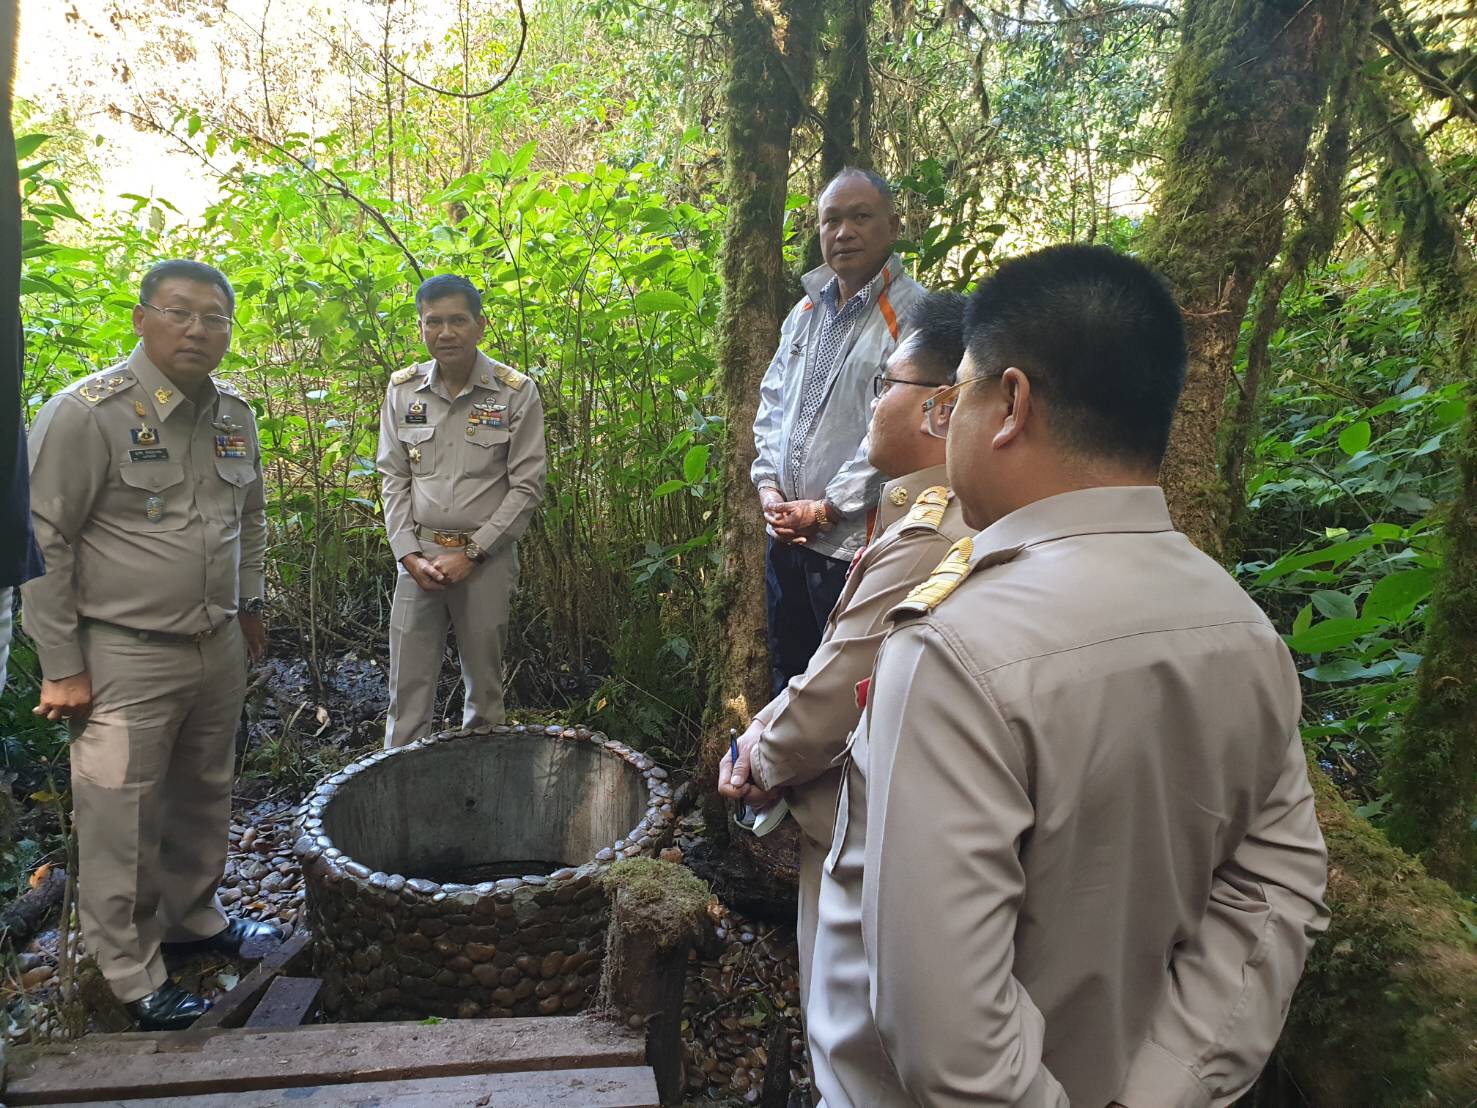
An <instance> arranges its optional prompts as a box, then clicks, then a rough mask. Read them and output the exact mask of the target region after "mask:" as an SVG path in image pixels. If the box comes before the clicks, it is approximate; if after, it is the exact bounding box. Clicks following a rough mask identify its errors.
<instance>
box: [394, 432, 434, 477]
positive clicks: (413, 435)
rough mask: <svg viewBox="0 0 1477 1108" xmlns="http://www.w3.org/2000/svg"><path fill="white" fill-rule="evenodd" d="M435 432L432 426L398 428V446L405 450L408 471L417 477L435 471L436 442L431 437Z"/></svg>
mask: <svg viewBox="0 0 1477 1108" xmlns="http://www.w3.org/2000/svg"><path fill="white" fill-rule="evenodd" d="M435 433H436V428H434V427H416V426H409V427H406V426H401V428H400V430H399V436H400V448H401V449H402V450H404V451H405V460H406V461H407V462H408V463H409V464H410V472H411V473H412V474H414V475H415V476H417V477H424V476H426V475H427V474H430V473H434V472H435V471H436V443H435V442H434V441H433V439H432V436H433V435H434V434H435Z"/></svg>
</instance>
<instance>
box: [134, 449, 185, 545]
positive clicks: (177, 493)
mask: <svg viewBox="0 0 1477 1108" xmlns="http://www.w3.org/2000/svg"><path fill="white" fill-rule="evenodd" d="M118 479H119V480H120V481H122V482H123V484H124V486H125V488H124V489H123V490H122V493H123V495H122V497H121V503H120V505H119V508H120V512H119V522H120V523H121V524H122V526H123V527H124V528H125V529H126V530H129V531H141V532H151V531H178V530H179V529H180V528H182V527H183V526H184V525H185V524H186V523H188V522H189V518H190V512H189V508H190V500H191V497H190V495H189V489H187V488H186V487H185V484H184V482H185V468H184V466H182V465H180V464H179V463H178V462H128V463H126V464H125V465H121V466H119V467H118Z"/></svg>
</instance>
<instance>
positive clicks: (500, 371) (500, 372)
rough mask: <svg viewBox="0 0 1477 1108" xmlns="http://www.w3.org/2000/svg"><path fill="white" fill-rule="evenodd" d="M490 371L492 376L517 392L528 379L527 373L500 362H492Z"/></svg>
mask: <svg viewBox="0 0 1477 1108" xmlns="http://www.w3.org/2000/svg"><path fill="white" fill-rule="evenodd" d="M492 372H493V376H495V377H496V378H497V379H498V380H499V381H501V382H502V383H503V384H505V385H507V386H508V388H510V389H512V390H513V391H514V392H517V391H518V390H519V389H521V388H522V387H523V386H524V384H525V383H526V382H527V381H528V374H526V373H519V372H518V371H517V370H516V369H514V368H513V367H512V366H510V365H503V363H502V362H493V363H492Z"/></svg>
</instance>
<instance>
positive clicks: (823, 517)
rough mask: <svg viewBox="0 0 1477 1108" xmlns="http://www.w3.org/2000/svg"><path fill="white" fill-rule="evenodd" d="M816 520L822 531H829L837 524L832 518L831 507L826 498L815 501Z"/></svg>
mask: <svg viewBox="0 0 1477 1108" xmlns="http://www.w3.org/2000/svg"><path fill="white" fill-rule="evenodd" d="M815 522H816V525H817V526H818V527H819V528H820V529H821V530H822V531H829V530H830V529H831V528H832V527H835V526H836V521H835V520H834V519H832V518H831V508H830V505H828V504H827V503H826V502H825V501H824V500H817V501H816V502H815Z"/></svg>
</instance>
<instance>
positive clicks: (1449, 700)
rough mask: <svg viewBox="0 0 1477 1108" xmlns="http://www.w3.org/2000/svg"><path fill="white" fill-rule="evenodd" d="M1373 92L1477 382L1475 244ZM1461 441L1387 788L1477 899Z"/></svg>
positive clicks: (1474, 732) (1454, 347) (1398, 114)
mask: <svg viewBox="0 0 1477 1108" xmlns="http://www.w3.org/2000/svg"><path fill="white" fill-rule="evenodd" d="M1387 29H1388V28H1387ZM1386 45H1387V46H1388V43H1387V44H1386ZM1363 84H1364V88H1363V104H1364V108H1365V112H1366V114H1367V116H1368V125H1369V126H1370V128H1371V130H1372V133H1374V134H1376V135H1378V136H1379V139H1380V144H1381V153H1382V154H1383V156H1384V166H1383V168H1382V171H1381V174H1380V198H1381V202H1382V204H1383V205H1384V206H1385V209H1386V211H1387V213H1388V214H1390V215H1393V216H1394V217H1395V218H1396V219H1398V220H1399V223H1400V238H1399V244H1400V248H1401V252H1402V254H1403V255H1404V257H1405V258H1406V260H1407V262H1408V263H1409V265H1410V268H1411V269H1412V270H1413V271H1414V273H1415V276H1416V278H1417V279H1418V280H1419V281H1420V283H1421V286H1422V288H1423V289H1425V291H1426V293H1427V307H1426V310H1427V313H1428V316H1429V317H1430V318H1432V319H1433V320H1439V321H1441V322H1443V323H1445V324H1446V327H1447V329H1448V331H1449V333H1450V345H1449V348H1448V349H1447V351H1446V352H1445V359H1444V360H1445V361H1446V363H1447V365H1446V371H1447V372H1448V373H1449V374H1450V375H1452V376H1454V377H1465V378H1466V379H1467V380H1469V381H1471V380H1474V379H1477V365H1474V356H1477V259H1474V258H1473V255H1472V244H1471V243H1470V242H1469V241H1468V238H1467V235H1466V234H1465V232H1464V229H1463V227H1462V225H1461V222H1460V220H1459V219H1458V218H1457V216H1456V214H1455V212H1454V210H1453V207H1452V204H1451V201H1450V199H1449V197H1448V194H1447V189H1446V185H1445V182H1444V181H1443V180H1442V177H1441V174H1440V172H1439V171H1438V170H1437V168H1436V167H1435V165H1434V164H1433V163H1432V161H1431V158H1430V156H1429V155H1428V154H1427V152H1426V148H1425V144H1424V142H1423V141H1422V139H1421V136H1420V134H1419V132H1418V131H1417V130H1416V127H1415V124H1414V123H1413V122H1412V119H1411V112H1410V111H1409V110H1407V108H1406V106H1405V105H1404V104H1403V103H1401V102H1399V101H1398V100H1397V99H1395V98H1394V97H1393V96H1392V95H1391V93H1390V91H1389V89H1388V87H1387V86H1386V85H1385V84H1383V83H1382V82H1381V80H1380V78H1379V76H1378V75H1371V76H1369V77H1367V78H1366V79H1365V81H1364V82H1363ZM1436 360H1438V361H1440V360H1442V359H1441V358H1440V355H1439V354H1438V355H1437V358H1436ZM1461 436H1462V437H1461V440H1460V442H1459V443H1458V444H1457V445H1456V446H1455V448H1454V449H1455V460H1456V465H1457V472H1458V478H1459V481H1458V487H1457V490H1456V494H1455V498H1454V500H1453V502H1452V504H1451V506H1450V508H1449V511H1448V513H1447V517H1446V521H1445V526H1444V529H1443V532H1442V548H1443V551H1444V562H1443V565H1442V569H1441V579H1440V582H1439V584H1438V585H1437V588H1436V591H1435V593H1434V595H1433V598H1432V601H1431V608H1430V618H1429V622H1428V624H1427V628H1426V637H1425V642H1424V645H1423V647H1422V660H1421V666H1420V672H1419V675H1418V678H1417V686H1416V698H1415V701H1414V703H1413V704H1412V706H1411V708H1410V711H1409V712H1408V713H1407V715H1406V718H1405V720H1404V722H1403V726H1402V727H1401V728H1400V729H1399V730H1398V731H1397V733H1396V734H1395V736H1394V741H1393V743H1392V746H1391V749H1390V752H1389V756H1388V757H1387V758H1386V760H1385V767H1384V781H1385V784H1386V785H1387V787H1388V788H1389V789H1390V793H1391V797H1392V798H1393V800H1394V802H1395V803H1394V811H1393V812H1392V814H1391V818H1390V825H1389V829H1390V836H1391V838H1392V839H1394V840H1395V842H1397V843H1398V844H1399V845H1401V846H1403V847H1405V848H1406V849H1407V850H1410V851H1413V852H1415V853H1418V854H1419V855H1420V856H1421V858H1422V859H1423V860H1424V861H1425V863H1426V865H1427V867H1428V868H1429V869H1430V870H1431V872H1432V873H1435V874H1437V875H1438V876H1440V877H1443V878H1445V879H1446V880H1447V881H1449V882H1451V883H1452V884H1453V885H1454V886H1455V887H1457V888H1458V889H1462V890H1465V891H1469V892H1470V891H1474V890H1477V415H1474V414H1473V413H1472V412H1471V411H1469V412H1468V415H1467V421H1466V423H1465V424H1464V426H1463V427H1462V429H1461Z"/></svg>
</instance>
